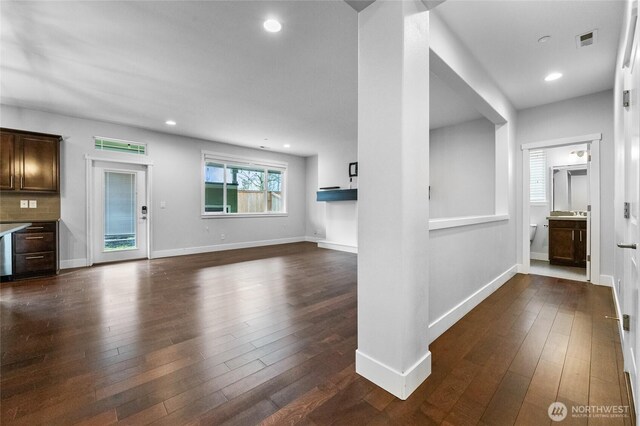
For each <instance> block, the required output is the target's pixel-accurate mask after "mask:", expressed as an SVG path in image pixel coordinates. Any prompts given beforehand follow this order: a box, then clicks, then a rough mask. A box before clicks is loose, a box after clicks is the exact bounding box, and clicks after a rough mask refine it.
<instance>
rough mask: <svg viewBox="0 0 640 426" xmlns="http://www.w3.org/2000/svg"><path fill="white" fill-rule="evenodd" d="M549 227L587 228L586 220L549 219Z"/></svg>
mask: <svg viewBox="0 0 640 426" xmlns="http://www.w3.org/2000/svg"><path fill="white" fill-rule="evenodd" d="M549 228H568V229H587V221H586V220H556V219H551V220H549Z"/></svg>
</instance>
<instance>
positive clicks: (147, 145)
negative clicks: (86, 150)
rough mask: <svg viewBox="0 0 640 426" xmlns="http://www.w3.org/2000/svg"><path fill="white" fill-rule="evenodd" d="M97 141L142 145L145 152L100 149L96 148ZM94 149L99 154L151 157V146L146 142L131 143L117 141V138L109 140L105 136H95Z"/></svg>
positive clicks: (123, 140) (128, 141) (121, 140)
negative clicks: (111, 153)
mask: <svg viewBox="0 0 640 426" xmlns="http://www.w3.org/2000/svg"><path fill="white" fill-rule="evenodd" d="M97 141H113V142H120V143H126V144H133V145H140V146H144V152H143V153H142V152H135V151H128V152H125V151H113V150H110V149H104V148H103V149H98V148H96V146H95V145H96V142H97ZM93 148H94V150H96V151H98V152H113V153H115V154H118V155H120V154H124V155H135V156H140V155H143V156H148V155H149V144H147V143H145V142H135V141H130V140H126V139H117V138H108V137H104V136H94V137H93Z"/></svg>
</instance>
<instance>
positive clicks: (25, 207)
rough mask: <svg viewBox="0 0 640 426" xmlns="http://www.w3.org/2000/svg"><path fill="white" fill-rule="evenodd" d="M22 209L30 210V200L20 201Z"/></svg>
mask: <svg viewBox="0 0 640 426" xmlns="http://www.w3.org/2000/svg"><path fill="white" fill-rule="evenodd" d="M20 208H21V209H28V208H29V200H20Z"/></svg>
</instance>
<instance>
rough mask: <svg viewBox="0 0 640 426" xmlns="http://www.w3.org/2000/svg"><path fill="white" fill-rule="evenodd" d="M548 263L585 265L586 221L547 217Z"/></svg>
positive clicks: (582, 266)
mask: <svg viewBox="0 0 640 426" xmlns="http://www.w3.org/2000/svg"><path fill="white" fill-rule="evenodd" d="M549 263H551V264H552V265H566V266H578V267H581V268H585V267H586V266H587V221H586V219H583V220H560V219H549Z"/></svg>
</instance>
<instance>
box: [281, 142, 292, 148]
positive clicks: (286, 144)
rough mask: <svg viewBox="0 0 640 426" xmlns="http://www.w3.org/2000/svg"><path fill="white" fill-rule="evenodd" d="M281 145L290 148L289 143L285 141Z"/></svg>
mask: <svg viewBox="0 0 640 426" xmlns="http://www.w3.org/2000/svg"><path fill="white" fill-rule="evenodd" d="M282 146H284V147H285V148H291V145H289V144H288V143H285V144H284V145H282Z"/></svg>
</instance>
